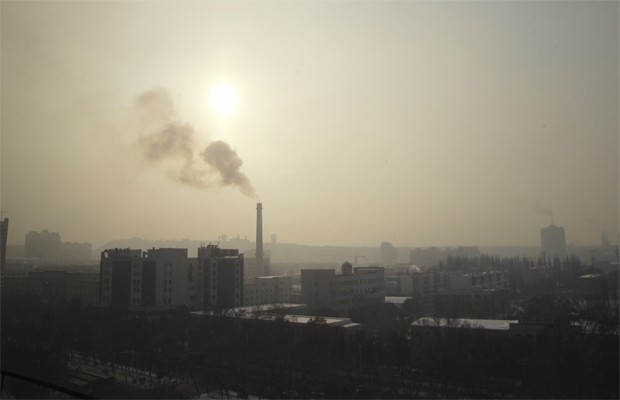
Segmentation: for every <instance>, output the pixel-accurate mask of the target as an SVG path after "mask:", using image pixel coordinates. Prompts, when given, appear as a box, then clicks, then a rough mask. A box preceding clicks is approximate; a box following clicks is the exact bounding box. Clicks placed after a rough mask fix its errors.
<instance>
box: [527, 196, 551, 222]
mask: <svg viewBox="0 0 620 400" xmlns="http://www.w3.org/2000/svg"><path fill="white" fill-rule="evenodd" d="M532 209H533V210H534V212H535V213H536V214H538V215H542V216H545V217H549V218H550V220H551V225H553V211H552V210H550V209H548V208H544V207H543V206H541V205H540V203H539V202H538V201H536V200H534V201H532Z"/></svg>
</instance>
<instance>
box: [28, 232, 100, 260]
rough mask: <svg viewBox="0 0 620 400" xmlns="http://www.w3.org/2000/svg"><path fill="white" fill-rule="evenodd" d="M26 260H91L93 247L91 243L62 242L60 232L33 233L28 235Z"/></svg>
mask: <svg viewBox="0 0 620 400" xmlns="http://www.w3.org/2000/svg"><path fill="white" fill-rule="evenodd" d="M24 256H25V257H26V258H38V259H42V260H57V261H58V260H82V261H83V260H90V259H91V258H92V245H91V244H90V243H72V242H62V241H61V238H60V234H59V233H58V232H49V231H48V230H43V231H41V232H35V231H31V232H28V234H27V235H26V241H25V245H24Z"/></svg>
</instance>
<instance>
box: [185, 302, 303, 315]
mask: <svg viewBox="0 0 620 400" xmlns="http://www.w3.org/2000/svg"><path fill="white" fill-rule="evenodd" d="M305 307H306V305H305V304H297V303H272V304H260V305H255V306H243V307H235V308H228V309H226V310H222V311H221V312H217V311H192V312H191V313H190V314H193V315H196V316H200V315H215V314H219V313H222V314H239V313H241V314H243V313H246V314H252V313H255V312H267V311H273V310H295V309H300V308H305Z"/></svg>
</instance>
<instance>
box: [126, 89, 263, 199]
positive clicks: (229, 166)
mask: <svg viewBox="0 0 620 400" xmlns="http://www.w3.org/2000/svg"><path fill="white" fill-rule="evenodd" d="M135 108H136V111H138V112H139V114H140V117H141V123H140V127H141V130H142V134H141V136H140V137H139V139H138V145H139V146H140V149H141V150H142V155H143V157H144V160H145V161H146V162H147V163H148V164H150V165H153V166H161V167H163V168H164V169H166V170H167V172H168V175H169V176H170V177H171V178H172V179H174V180H176V181H178V182H181V183H184V184H187V185H190V186H194V187H198V188H207V187H213V186H218V185H220V186H222V185H223V186H236V187H237V188H239V190H240V191H241V193H243V194H245V195H246V196H249V197H252V198H256V197H257V196H256V191H255V190H254V188H253V187H252V184H251V182H250V180H249V179H248V177H247V176H246V175H245V174H243V173H242V172H241V165H243V161H242V160H241V158H239V156H238V155H237V153H236V152H235V151H234V150H233V149H232V148H231V147H230V145H228V143H226V142H223V141H221V140H218V141H214V142H212V143H210V144H209V145H208V146H207V147H206V148H205V149H204V150H203V151H202V152H200V155H201V156H202V157H196V153H195V149H196V148H197V147H198V145H197V144H196V140H195V138H194V128H193V127H192V126H191V125H190V124H189V123H187V122H182V121H179V120H178V118H177V114H176V110H175V108H174V101H173V100H172V96H170V93H168V91H167V90H166V89H164V88H161V87H156V88H153V89H151V90H149V91H146V92H143V93H140V94H139V95H137V96H136V99H135ZM216 175H219V180H217V181H216V182H214V181H213V178H214V176H216Z"/></svg>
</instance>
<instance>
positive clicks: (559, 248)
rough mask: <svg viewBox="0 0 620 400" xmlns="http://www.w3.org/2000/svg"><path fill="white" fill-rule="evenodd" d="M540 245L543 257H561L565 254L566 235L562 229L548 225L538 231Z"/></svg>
mask: <svg viewBox="0 0 620 400" xmlns="http://www.w3.org/2000/svg"><path fill="white" fill-rule="evenodd" d="M540 243H541V247H542V253H543V256H544V257H555V256H563V255H565V254H566V234H565V233H564V228H562V227H560V226H555V225H549V226H548V227H546V228H542V229H541V230H540Z"/></svg>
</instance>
